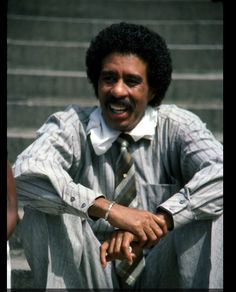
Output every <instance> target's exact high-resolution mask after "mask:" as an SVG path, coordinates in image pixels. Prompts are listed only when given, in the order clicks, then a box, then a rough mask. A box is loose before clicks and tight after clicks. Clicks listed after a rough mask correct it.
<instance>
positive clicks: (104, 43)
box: [14, 23, 222, 289]
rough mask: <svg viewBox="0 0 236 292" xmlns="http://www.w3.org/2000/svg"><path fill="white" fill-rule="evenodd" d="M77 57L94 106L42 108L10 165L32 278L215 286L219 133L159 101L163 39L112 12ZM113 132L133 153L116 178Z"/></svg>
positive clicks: (60, 284)
mask: <svg viewBox="0 0 236 292" xmlns="http://www.w3.org/2000/svg"><path fill="white" fill-rule="evenodd" d="M86 66H87V75H88V78H89V80H90V81H91V83H92V85H93V87H94V91H95V94H96V96H97V98H98V100H99V103H100V106H99V107H93V108H89V109H83V108H80V107H79V106H77V105H73V106H70V107H69V108H67V109H66V110H65V111H62V112H58V113H55V114H53V115H52V116H50V117H49V119H48V120H47V121H46V123H45V124H44V125H43V126H42V127H41V128H40V129H39V130H38V132H37V134H38V137H37V139H36V140H35V142H34V143H33V144H32V145H30V146H29V147H28V148H27V149H26V150H25V151H24V152H23V153H22V154H21V155H19V156H18V159H17V161H16V163H15V166H14V173H15V177H16V182H17V192H18V194H19V197H20V199H21V200H22V201H24V203H25V213H24V218H23V221H22V226H21V227H22V238H23V242H24V248H25V254H26V257H27V259H28V261H29V264H30V267H31V269H32V272H33V275H34V280H35V286H36V287H37V288H45V287H47V288H126V287H132V288H133V289H136V288H208V287H210V288H220V287H222V257H221V251H222V145H221V144H220V143H219V142H218V141H216V139H215V138H214V136H213V135H212V134H211V133H210V131H209V130H207V129H206V127H205V125H204V124H203V123H202V122H201V121H200V119H199V118H198V117H196V116H195V115H194V114H192V113H190V112H188V111H186V110H183V109H180V108H178V107H176V106H174V105H161V102H162V100H163V98H164V96H165V93H166V91H167V89H168V86H169V84H170V81H171V73H172V65H171V58H170V54H169V51H168V49H167V46H166V43H165V41H164V40H163V39H162V37H160V36H159V35H158V34H157V33H154V32H152V31H150V30H148V29H147V28H145V27H143V26H140V25H135V24H128V23H119V24H113V25H111V26H109V27H108V28H106V29H104V30H102V31H101V32H100V33H99V34H98V36H97V37H96V38H94V39H93V40H92V42H91V44H90V47H89V49H88V51H87V55H86ZM121 133H123V134H124V133H125V134H129V138H127V139H128V142H124V143H123V142H122V143H123V144H122V145H123V146H122V147H123V148H122V152H121V153H123V154H124V153H126V154H127V151H129V153H131V157H132V158H130V155H129V154H127V155H128V157H129V159H130V160H129V164H130V168H127V172H124V173H123V172H122V173H121V176H123V178H122V180H121V182H119V184H118V186H117V176H118V173H119V170H117V169H116V163H117V160H118V157H120V146H119V143H118V142H119V141H121V140H122V138H121V136H120V134H121ZM131 140H132V141H131ZM127 144H129V147H128V150H127V147H126V146H127ZM131 159H132V160H131ZM123 164H125V163H123ZM123 166H124V165H122V164H121V168H122V167H123ZM130 169H132V171H133V172H132V175H131V170H130ZM134 174H135V179H134ZM128 178H130V179H128ZM133 182H135V186H134V183H133ZM128 185H129V186H132V188H128V187H127V186H128ZM122 192H123V193H124V194H125V195H123V197H121V195H122ZM131 193H132V199H130V198H131ZM126 197H129V200H128V201H127V198H126ZM120 198H121V199H120ZM123 202H126V203H123ZM127 202H128V203H127ZM134 202H136V203H135V204H136V205H134V204H133V203H134ZM134 206H135V207H134ZM104 219H105V220H104ZM122 265H123V267H121V266H122ZM127 267H128V268H127ZM123 271H126V272H123Z"/></svg>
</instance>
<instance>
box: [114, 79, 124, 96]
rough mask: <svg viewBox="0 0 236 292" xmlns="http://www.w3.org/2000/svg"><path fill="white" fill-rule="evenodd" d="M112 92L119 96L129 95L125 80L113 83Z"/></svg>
mask: <svg viewBox="0 0 236 292" xmlns="http://www.w3.org/2000/svg"><path fill="white" fill-rule="evenodd" d="M111 94H112V95H113V96H114V97H117V98H122V97H127V95H128V89H127V85H126V84H125V83H124V82H123V80H118V81H117V82H116V83H114V84H113V86H112V88H111Z"/></svg>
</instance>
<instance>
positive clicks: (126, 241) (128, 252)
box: [121, 232, 135, 265]
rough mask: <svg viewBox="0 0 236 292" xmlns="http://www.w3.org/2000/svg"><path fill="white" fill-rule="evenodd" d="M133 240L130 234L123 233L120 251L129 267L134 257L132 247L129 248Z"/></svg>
mask: <svg viewBox="0 0 236 292" xmlns="http://www.w3.org/2000/svg"><path fill="white" fill-rule="evenodd" d="M133 239H134V236H133V235H132V234H130V233H127V232H125V233H124V235H123V241H122V247H121V249H122V252H123V254H124V255H125V257H126V259H127V261H128V264H129V265H132V263H133V259H134V257H135V254H134V253H133V252H132V247H131V243H132V241H133Z"/></svg>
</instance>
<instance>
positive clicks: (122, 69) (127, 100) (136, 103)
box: [98, 53, 154, 132]
mask: <svg viewBox="0 0 236 292" xmlns="http://www.w3.org/2000/svg"><path fill="white" fill-rule="evenodd" d="M153 96H154V94H153V92H152V90H151V89H150V87H149V85H148V81H147V64H146V63H145V62H144V61H143V60H142V59H140V58H139V57H137V56H136V55H132V54H129V55H121V54H119V53H112V54H110V55H108V56H106V57H105V58H104V60H103V62H102V68H101V73H100V76H99V80H98V99H99V102H100V105H101V109H102V115H103V118H104V120H105V121H106V123H107V124H108V125H109V126H110V127H111V128H113V129H116V130H120V131H122V132H128V131H131V130H132V129H133V128H134V127H135V126H136V125H137V124H138V123H139V121H140V120H141V118H142V117H143V115H144V112H145V109H146V107H147V104H148V102H149V101H150V100H151V99H152V98H153Z"/></svg>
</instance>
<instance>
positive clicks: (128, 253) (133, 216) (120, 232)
mask: <svg viewBox="0 0 236 292" xmlns="http://www.w3.org/2000/svg"><path fill="white" fill-rule="evenodd" d="M108 221H109V223H110V224H111V225H112V226H114V227H116V228H118V229H117V230H115V231H114V233H113V234H112V236H111V237H110V238H109V239H107V240H105V241H104V242H103V243H102V244H101V246H100V261H101V264H102V266H103V268H105V267H106V265H107V262H109V261H113V260H116V259H119V260H125V259H127V261H128V264H129V265H132V263H133V260H134V258H135V257H137V256H138V255H139V253H140V252H141V251H142V249H144V248H149V247H151V246H154V245H156V244H157V243H158V242H159V241H160V239H161V238H162V237H164V236H165V235H166V234H167V232H168V216H166V214H163V213H160V214H153V213H151V212H148V211H144V210H139V209H134V208H129V207H124V206H122V205H119V204H115V205H114V206H113V208H112V209H111V211H110V213H109V217H108Z"/></svg>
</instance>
